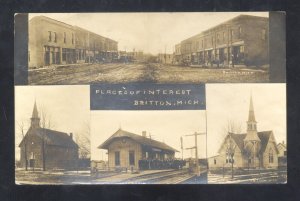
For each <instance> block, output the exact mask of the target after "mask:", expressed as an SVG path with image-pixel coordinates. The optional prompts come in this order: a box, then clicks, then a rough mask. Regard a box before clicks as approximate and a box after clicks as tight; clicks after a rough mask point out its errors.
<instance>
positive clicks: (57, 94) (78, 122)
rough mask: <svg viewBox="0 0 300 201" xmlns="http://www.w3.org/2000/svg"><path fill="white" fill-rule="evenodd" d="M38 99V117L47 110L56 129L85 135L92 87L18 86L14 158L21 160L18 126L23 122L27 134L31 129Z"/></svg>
mask: <svg viewBox="0 0 300 201" xmlns="http://www.w3.org/2000/svg"><path fill="white" fill-rule="evenodd" d="M35 100H36V104H37V108H38V111H39V115H40V112H41V110H44V111H46V113H47V116H49V117H50V119H51V122H52V124H53V126H54V127H53V130H57V131H61V132H66V133H71V132H72V133H73V135H74V139H75V136H76V135H78V134H80V132H84V130H83V129H85V128H86V124H89V122H90V120H89V118H90V95H89V86H88V85H86V86H83V85H82V86H81V85H78V86H75V85H71V86H63V85H60V86H16V87H15V126H16V129H15V145H16V149H15V157H16V159H19V158H20V149H19V147H18V145H19V143H20V142H21V140H22V135H21V131H20V129H19V127H18V125H20V124H21V123H22V122H23V123H24V125H25V128H24V129H25V132H27V130H28V128H29V126H30V118H31V115H32V111H33V105H34V101H35Z"/></svg>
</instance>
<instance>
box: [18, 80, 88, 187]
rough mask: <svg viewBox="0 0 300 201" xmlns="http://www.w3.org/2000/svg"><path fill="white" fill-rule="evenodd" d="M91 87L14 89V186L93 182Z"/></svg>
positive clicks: (27, 87) (22, 87)
mask: <svg viewBox="0 0 300 201" xmlns="http://www.w3.org/2000/svg"><path fill="white" fill-rule="evenodd" d="M89 118H90V109H89V86H79V85H78V86H17V87H15V183H16V184H29V185H41V184H42V185H43V184H76V183H84V182H85V181H87V180H89V178H90V157H91V153H90V150H91V147H90V146H91V141H90V119H89Z"/></svg>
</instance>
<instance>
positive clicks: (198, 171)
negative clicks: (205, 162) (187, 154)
mask: <svg viewBox="0 0 300 201" xmlns="http://www.w3.org/2000/svg"><path fill="white" fill-rule="evenodd" d="M205 134H206V133H197V132H195V133H194V134H191V135H185V136H194V137H195V146H194V147H190V148H187V149H195V158H196V172H197V176H200V167H199V160H198V143H197V142H198V140H197V136H198V135H205Z"/></svg>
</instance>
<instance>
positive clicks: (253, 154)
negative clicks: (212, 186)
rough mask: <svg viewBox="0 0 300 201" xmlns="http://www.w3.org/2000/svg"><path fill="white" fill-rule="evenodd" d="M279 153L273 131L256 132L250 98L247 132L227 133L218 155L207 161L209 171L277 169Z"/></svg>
mask: <svg viewBox="0 0 300 201" xmlns="http://www.w3.org/2000/svg"><path fill="white" fill-rule="evenodd" d="M278 157H279V151H278V147H277V143H276V139H275V137H274V134H273V131H261V132H258V131H257V122H256V119H255V115H254V107H253V102H252V97H251V98H250V107H249V115H248V121H247V132H246V133H243V134H239V133H232V132H229V133H228V134H227V135H226V137H225V139H224V141H223V143H222V144H221V146H220V148H219V151H218V155H217V156H214V157H210V158H209V159H208V164H209V169H210V170H213V169H222V168H226V167H227V168H228V167H234V168H242V169H249V168H251V169H268V168H272V169H277V168H278Z"/></svg>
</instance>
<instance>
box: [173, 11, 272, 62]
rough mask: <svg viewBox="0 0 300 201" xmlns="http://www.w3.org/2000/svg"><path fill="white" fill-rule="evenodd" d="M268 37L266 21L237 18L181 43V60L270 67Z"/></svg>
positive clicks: (261, 18)
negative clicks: (266, 65)
mask: <svg viewBox="0 0 300 201" xmlns="http://www.w3.org/2000/svg"><path fill="white" fill-rule="evenodd" d="M268 33H269V19H268V18H266V17H256V16H250V15H239V16H237V17H235V18H233V19H231V20H229V21H226V22H224V23H221V24H220V25H217V26H215V27H212V28H210V29H208V30H205V31H203V32H201V33H199V34H197V35H195V36H193V37H190V38H188V39H185V40H183V41H181V43H180V55H181V60H182V61H186V62H188V63H191V64H198V65H204V66H211V65H212V64H217V65H227V66H228V65H232V66H233V65H247V66H252V65H254V66H260V65H264V64H269V37H268V36H269V34H268ZM176 46H177V47H178V45H176ZM175 49H176V47H175ZM178 52H179V51H177V52H176V54H177V55H178ZM177 57H179V56H177ZM177 60H179V59H177Z"/></svg>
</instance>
